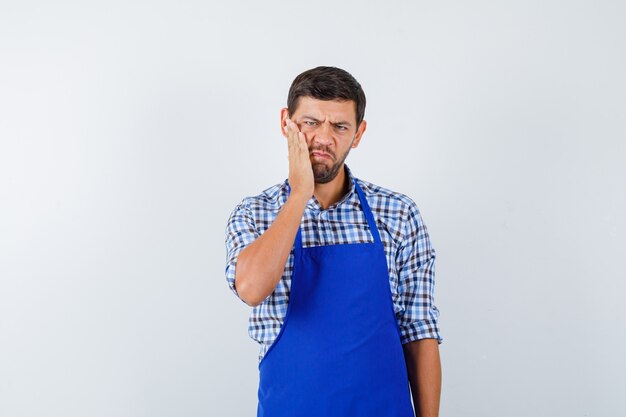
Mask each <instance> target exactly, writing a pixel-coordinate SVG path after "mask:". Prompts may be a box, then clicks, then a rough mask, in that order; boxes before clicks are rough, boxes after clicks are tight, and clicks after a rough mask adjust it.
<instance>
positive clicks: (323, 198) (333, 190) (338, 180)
mask: <svg viewBox="0 0 626 417" xmlns="http://www.w3.org/2000/svg"><path fill="white" fill-rule="evenodd" d="M347 179H348V178H347V176H346V172H345V168H344V165H343V164H342V165H341V168H340V169H339V173H337V176H336V177H335V178H333V179H332V181H330V182H327V183H325V184H318V183H315V189H314V191H313V195H314V196H315V198H316V199H317V201H318V202H319V203H320V205H321V206H322V209H327V208H328V207H329V206H331V205H333V204H335V203H336V202H337V201H339V200H341V198H342V197H343V196H344V195H345V194H346V193H347V192H348V189H349V187H348V184H347Z"/></svg>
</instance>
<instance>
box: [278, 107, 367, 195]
mask: <svg viewBox="0 0 626 417" xmlns="http://www.w3.org/2000/svg"><path fill="white" fill-rule="evenodd" d="M287 118H290V119H291V120H293V121H294V122H295V123H296V124H297V125H298V128H299V129H300V131H301V132H303V133H304V136H305V138H306V142H307V145H308V147H309V155H310V158H311V166H312V168H313V175H314V177H315V182H317V183H326V182H329V181H331V180H332V179H333V178H335V176H336V175H337V173H338V172H339V170H340V169H341V168H342V167H343V162H344V161H345V159H346V157H347V156H348V154H349V153H350V149H352V148H356V147H357V146H358V145H359V142H360V141H361V136H362V135H363V132H365V127H366V122H365V120H363V121H361V123H360V125H359V126H358V127H357V125H356V111H355V104H354V101H352V100H348V101H346V100H344V101H339V100H318V99H315V98H313V97H300V98H299V100H298V106H297V108H296V111H295V112H294V114H292V115H291V116H290V115H289V113H288V111H287V109H286V108H284V109H282V110H281V123H282V125H281V126H282V130H283V135H286V132H285V128H284V126H285V121H286V119H287Z"/></svg>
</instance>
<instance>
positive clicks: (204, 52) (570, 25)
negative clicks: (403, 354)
mask: <svg viewBox="0 0 626 417" xmlns="http://www.w3.org/2000/svg"><path fill="white" fill-rule="evenodd" d="M624 22H626V4H625V3H624V2H623V1H593V2H592V1H564V0H563V1H555V0H541V1H539V0H525V1H476V2H467V1H440V2H425V1H386V2H383V1H377V2H369V1H363V0H361V1H311V2H302V1H272V0H270V1H247V2H242V1H231V2H214V1H206V0H205V1H180V0H179V1H144V2H136V1H100V2H86V1H82V2H78V1H76V2H48V1H41V0H40V1H20V2H17V1H14V2H9V1H3V2H2V3H0V416H2V417H31V416H42V417H43V416H46V417H48V416H63V417H83V416H90V417H127V416H128V417H142V416H149V417H166V416H172V417H180V416H184V417H196V416H211V417H213V416H214V417H230V416H233V417H239V416H242V417H245V416H254V415H256V414H255V413H256V404H257V403H256V390H257V387H258V369H257V363H258V360H257V355H258V345H257V344H256V343H255V342H254V341H253V340H252V339H250V338H249V337H248V334H247V319H248V315H249V312H250V308H249V307H248V306H246V305H245V304H244V303H243V302H241V301H240V300H238V299H237V298H236V297H235V296H234V294H233V293H231V292H230V290H229V289H228V286H227V283H226V279H225V276H224V268H225V259H226V251H225V246H224V231H225V226H226V221H227V219H228V216H229V214H230V212H231V210H232V209H233V208H234V206H235V205H236V204H237V203H238V202H239V201H241V199H242V198H243V197H245V196H248V195H254V194H258V193H259V192H260V191H261V190H263V189H265V188H267V187H269V186H271V185H273V184H276V183H278V182H281V181H283V180H284V179H285V178H286V177H287V169H288V166H287V147H286V143H285V139H284V138H283V137H282V136H281V135H280V131H279V110H280V108H281V107H283V106H284V105H285V104H286V98H287V91H288V88H289V85H290V84H291V81H292V80H293V78H294V77H295V76H296V75H297V74H299V73H300V72H302V71H304V70H306V69H309V68H312V67H315V66H318V65H333V66H338V67H341V68H344V69H346V70H348V71H349V72H351V73H352V74H353V75H354V76H355V77H356V78H357V79H358V80H359V82H360V83H361V84H362V86H363V88H364V90H365V93H366V95H367V100H368V104H367V109H366V113H365V117H366V119H367V121H368V129H367V132H366V133H365V135H364V137H363V140H362V142H361V144H360V146H359V147H358V148H357V149H355V150H353V151H352V153H351V154H350V156H349V157H348V159H347V163H348V165H349V166H350V167H351V169H352V170H353V172H354V174H355V175H356V176H357V177H360V178H363V179H365V180H368V181H371V182H374V183H376V184H378V185H381V186H384V187H387V188H391V189H393V190H396V191H399V192H402V193H405V194H407V195H409V196H410V197H411V198H413V199H414V200H415V201H416V202H417V204H418V207H419V208H420V210H421V213H422V216H423V219H424V221H425V223H426V225H427V227H428V229H429V232H430V234H431V239H432V243H433V245H434V247H435V249H436V250H437V254H438V260H437V268H436V270H437V273H436V290H435V301H436V305H437V306H438V308H439V309H440V311H441V319H440V326H441V332H442V336H443V337H444V342H443V344H442V345H441V346H440V349H441V358H442V363H443V392H442V404H441V415H442V416H465V417H488V416H493V417H502V416H507V417H509V416H510V417H518V416H519V417H521V416H529V415H532V416H550V417H555V416H563V417H575V416H581V417H582V416H598V417H599V416H607V417H613V416H623V415H626V405H625V403H624V400H623V397H624V393H625V392H626V382H625V376H624V375H626V359H625V355H624V353H625V352H626V331H625V330H626V325H625V323H626V321H625V319H626V307H625V305H626V303H624V296H625V295H626V291H625V290H626V285H625V284H624V281H625V280H626V268H625V266H624V258H625V256H624V255H625V254H626V225H625V220H624V215H625V213H626V191H625V190H626V163H625V161H626V145H625V142H626V134H625V133H626V117H625V115H626V82H625V77H624V74H626V25H624ZM294 415H295V414H294ZM357 417H358V416H357Z"/></svg>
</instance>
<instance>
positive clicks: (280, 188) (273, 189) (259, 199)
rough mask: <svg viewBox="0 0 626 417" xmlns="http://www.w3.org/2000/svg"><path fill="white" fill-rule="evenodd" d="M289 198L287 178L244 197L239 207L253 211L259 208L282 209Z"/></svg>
mask: <svg viewBox="0 0 626 417" xmlns="http://www.w3.org/2000/svg"><path fill="white" fill-rule="evenodd" d="M286 198H287V182H286V180H285V181H283V182H281V183H278V184H274V185H272V186H270V187H267V188H265V189H264V190H262V191H261V192H260V193H258V194H256V195H249V196H246V197H244V198H243V199H242V200H241V201H240V202H239V204H237V207H238V208H243V209H245V210H249V211H251V212H254V211H258V210H265V211H266V210H276V209H280V208H281V207H282V205H283V203H284V201H285V200H286Z"/></svg>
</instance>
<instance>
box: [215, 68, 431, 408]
mask: <svg viewBox="0 0 626 417" xmlns="http://www.w3.org/2000/svg"><path fill="white" fill-rule="evenodd" d="M364 112H365V94H364V93H363V90H362V88H361V86H360V84H359V83H358V82H357V81H356V80H355V79H354V78H353V77H352V76H351V75H350V74H349V73H347V72H346V71H344V70H341V69H339V68H334V67H317V68H314V69H311V70H308V71H305V72H303V73H302V74H300V75H298V76H297V77H296V79H295V80H294V81H293V83H292V85H291V88H290V90H289V95H288V100H287V107H286V108H283V109H282V110H281V112H280V119H281V130H282V134H283V136H285V138H286V139H287V147H288V158H289V176H288V179H287V180H285V181H284V182H283V183H280V184H277V185H274V186H272V187H270V188H267V189H266V190H264V191H263V192H261V193H260V194H259V195H256V196H253V197H247V198H244V199H243V200H242V201H241V203H239V204H238V205H237V206H236V207H235V209H234V210H233V212H232V214H231V216H230V218H229V221H228V225H227V228H226V247H227V265H226V277H227V281H228V283H229V285H230V288H231V290H232V291H233V292H234V293H235V294H236V295H237V296H238V297H239V298H240V299H241V300H243V301H244V302H245V303H246V304H248V305H250V306H252V307H254V308H253V309H252V313H251V316H250V321H249V334H250V336H251V337H252V338H253V339H255V340H256V341H258V342H259V343H260V344H261V352H260V354H259V361H260V362H259V371H260V382H259V390H258V401H259V402H258V409H257V416H258V417H261V416H263V417H283V416H295V417H308V416H311V417H313V416H315V417H322V416H326V417H335V416H336V417H339V416H341V417H352V416H354V417H368V416H371V417H411V416H414V415H416V416H422V417H426V416H429V417H430V416H437V415H438V412H439V397H440V389H441V365H440V360H439V343H441V340H442V339H441V337H440V335H439V329H438V326H437V320H438V317H439V311H438V310H437V308H436V307H435V306H434V304H433V291H434V261H435V251H434V249H433V248H432V246H431V244H430V240H429V235H428V232H427V230H426V227H425V225H424V223H423V222H422V219H421V216H420V213H419V210H418V208H417V206H416V205H415V203H414V202H413V200H411V199H410V198H409V197H407V196H406V195H403V194H401V193H397V192H393V191H391V190H388V189H385V188H382V187H380V186H377V185H374V184H372V183H370V182H367V181H364V180H361V179H358V178H356V177H355V176H354V175H353V174H352V172H351V171H350V169H349V168H348V166H347V165H346V164H345V162H344V161H345V159H346V157H347V156H348V153H349V152H350V150H351V149H352V148H356V147H357V146H358V145H359V143H360V141H361V138H362V137H363V133H364V132H365V129H366V125H367V124H366V121H365V120H363V116H364ZM411 395H412V398H413V403H414V405H415V411H414V410H413V407H412V405H411Z"/></svg>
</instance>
